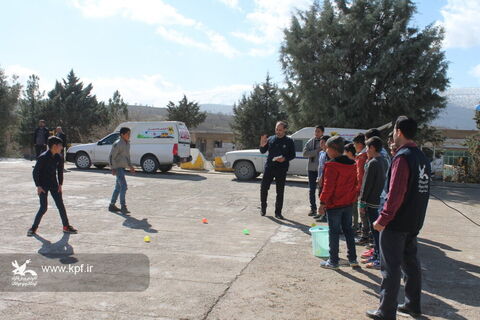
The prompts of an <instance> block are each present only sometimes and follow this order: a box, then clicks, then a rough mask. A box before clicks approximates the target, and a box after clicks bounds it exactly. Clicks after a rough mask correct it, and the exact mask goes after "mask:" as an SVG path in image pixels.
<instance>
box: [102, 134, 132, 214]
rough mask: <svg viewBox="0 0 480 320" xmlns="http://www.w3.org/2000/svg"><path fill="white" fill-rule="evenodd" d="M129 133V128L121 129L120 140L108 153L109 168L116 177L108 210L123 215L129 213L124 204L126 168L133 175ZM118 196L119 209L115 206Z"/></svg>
mask: <svg viewBox="0 0 480 320" xmlns="http://www.w3.org/2000/svg"><path fill="white" fill-rule="evenodd" d="M130 133H131V132H130V128H126V127H123V128H121V129H120V139H118V140H117V141H115V142H114V144H113V146H112V150H111V151H110V168H111V169H112V174H113V175H114V176H116V177H117V179H116V182H115V189H114V190H113V194H112V200H111V201H110V205H109V206H108V210H109V211H111V212H121V213H122V214H125V215H126V214H128V213H130V211H128V209H127V204H126V202H125V196H126V194H127V189H128V186H127V180H126V179H125V168H127V167H128V168H130V172H131V173H135V168H134V167H133V166H132V163H131V161H130ZM119 195H120V206H121V208H118V207H117V206H116V205H115V204H116V202H117V199H118V196H119Z"/></svg>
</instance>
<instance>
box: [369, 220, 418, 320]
mask: <svg viewBox="0 0 480 320" xmlns="http://www.w3.org/2000/svg"><path fill="white" fill-rule="evenodd" d="M380 268H381V272H382V278H383V279H382V284H381V287H380V307H379V308H378V310H379V311H380V313H381V314H382V316H383V317H384V318H385V319H395V317H396V312H397V304H398V301H397V299H398V291H399V289H400V278H401V271H403V274H404V281H405V306H406V307H407V308H408V309H410V310H412V311H414V312H418V313H420V312H421V308H420V296H421V292H422V275H421V269H420V261H419V260H418V258H417V233H411V232H400V231H393V230H388V229H384V230H383V231H381V232H380Z"/></svg>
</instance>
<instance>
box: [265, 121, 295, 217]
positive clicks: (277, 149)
mask: <svg viewBox="0 0 480 320" xmlns="http://www.w3.org/2000/svg"><path fill="white" fill-rule="evenodd" d="M286 131H287V123H286V122H283V121H278V122H277V125H276V126H275V135H274V136H271V137H268V138H267V135H263V136H262V137H261V139H260V152H261V153H265V152H267V151H268V157H267V161H266V162H265V169H264V171H263V179H262V185H261V188H260V200H261V215H262V216H264V215H265V214H266V213H267V197H268V190H269V189H270V185H271V184H272V182H273V179H275V184H276V186H277V199H276V202H275V217H276V218H277V219H284V217H283V216H282V208H283V193H284V190H285V180H286V178H287V171H288V165H289V162H290V161H291V160H293V159H295V145H294V143H293V140H292V139H291V138H289V137H287V136H286Z"/></svg>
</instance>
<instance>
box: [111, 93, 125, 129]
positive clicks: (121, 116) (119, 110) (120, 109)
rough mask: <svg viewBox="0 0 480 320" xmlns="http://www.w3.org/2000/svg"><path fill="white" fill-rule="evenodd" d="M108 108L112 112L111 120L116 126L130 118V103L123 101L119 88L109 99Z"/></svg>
mask: <svg viewBox="0 0 480 320" xmlns="http://www.w3.org/2000/svg"><path fill="white" fill-rule="evenodd" d="M107 108H108V112H109V113H110V121H111V123H112V124H114V125H115V126H117V125H118V124H119V123H120V122H122V121H124V120H128V105H127V104H126V103H125V101H123V98H122V96H121V95H120V92H118V90H116V91H115V92H114V93H113V97H112V98H110V99H108V105H107Z"/></svg>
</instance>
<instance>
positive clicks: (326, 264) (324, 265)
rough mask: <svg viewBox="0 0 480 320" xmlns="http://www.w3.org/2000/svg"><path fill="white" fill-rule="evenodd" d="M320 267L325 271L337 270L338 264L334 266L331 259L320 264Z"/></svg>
mask: <svg viewBox="0 0 480 320" xmlns="http://www.w3.org/2000/svg"><path fill="white" fill-rule="evenodd" d="M320 267H322V268H324V269H331V270H337V269H338V264H334V263H332V262H331V261H330V259H328V260H327V261H323V262H320Z"/></svg>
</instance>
